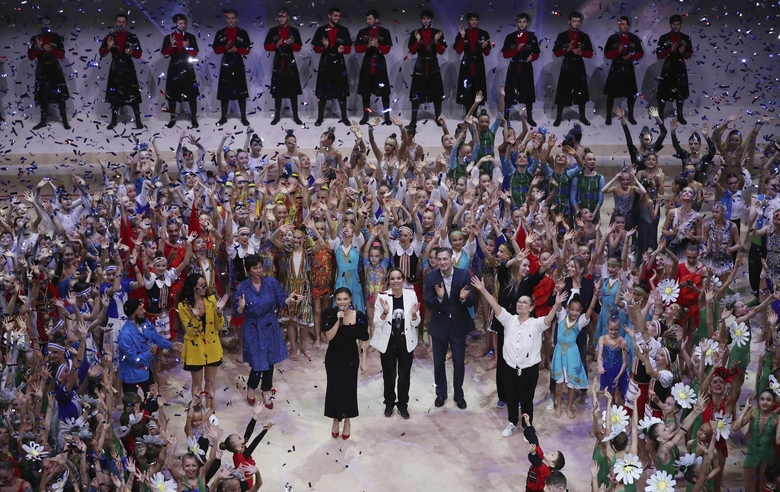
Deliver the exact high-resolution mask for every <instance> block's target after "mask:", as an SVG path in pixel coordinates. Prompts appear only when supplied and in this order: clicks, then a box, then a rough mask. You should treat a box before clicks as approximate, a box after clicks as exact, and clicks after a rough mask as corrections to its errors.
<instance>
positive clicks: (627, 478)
mask: <svg viewBox="0 0 780 492" xmlns="http://www.w3.org/2000/svg"><path fill="white" fill-rule="evenodd" d="M643 470H644V468H643V467H642V462H641V461H639V457H638V456H636V455H634V454H631V453H626V457H625V458H622V459H618V460H617V461H615V466H613V467H612V471H614V472H615V478H617V480H618V482H621V483H623V484H624V485H631V484H632V483H634V482H636V481H637V480H639V477H641V476H642V471H643Z"/></svg>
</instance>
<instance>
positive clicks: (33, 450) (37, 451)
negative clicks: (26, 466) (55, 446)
mask: <svg viewBox="0 0 780 492" xmlns="http://www.w3.org/2000/svg"><path fill="white" fill-rule="evenodd" d="M22 449H24V452H25V453H27V459H28V460H34V461H40V460H41V459H42V458H45V457H47V456H48V455H49V453H48V451H44V450H43V449H44V448H43V446H41V445H40V444H38V443H37V442H30V444H22Z"/></svg>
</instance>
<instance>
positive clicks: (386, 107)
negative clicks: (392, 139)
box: [382, 96, 393, 126]
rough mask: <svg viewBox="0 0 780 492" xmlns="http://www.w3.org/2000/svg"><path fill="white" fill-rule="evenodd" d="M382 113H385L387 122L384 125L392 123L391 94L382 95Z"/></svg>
mask: <svg viewBox="0 0 780 492" xmlns="http://www.w3.org/2000/svg"><path fill="white" fill-rule="evenodd" d="M382 113H383V114H384V115H385V122H384V123H383V125H388V126H390V125H392V124H393V122H392V121H390V96H382Z"/></svg>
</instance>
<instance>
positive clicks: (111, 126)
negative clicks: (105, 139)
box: [106, 121, 116, 130]
mask: <svg viewBox="0 0 780 492" xmlns="http://www.w3.org/2000/svg"><path fill="white" fill-rule="evenodd" d="M114 128H116V122H114V121H112V122H111V124H109V125H108V126H107V127H106V130H113V129H114Z"/></svg>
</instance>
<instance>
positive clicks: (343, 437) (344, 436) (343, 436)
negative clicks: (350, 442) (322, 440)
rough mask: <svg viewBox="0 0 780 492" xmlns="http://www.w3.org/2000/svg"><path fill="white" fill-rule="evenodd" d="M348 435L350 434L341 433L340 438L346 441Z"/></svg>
mask: <svg viewBox="0 0 780 492" xmlns="http://www.w3.org/2000/svg"><path fill="white" fill-rule="evenodd" d="M349 436H350V434H342V435H341V438H342V439H344V440H345V441H346V440H347V439H349Z"/></svg>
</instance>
